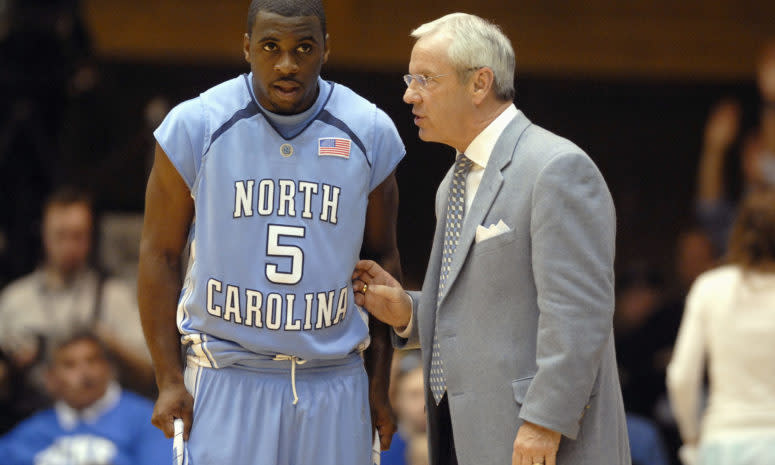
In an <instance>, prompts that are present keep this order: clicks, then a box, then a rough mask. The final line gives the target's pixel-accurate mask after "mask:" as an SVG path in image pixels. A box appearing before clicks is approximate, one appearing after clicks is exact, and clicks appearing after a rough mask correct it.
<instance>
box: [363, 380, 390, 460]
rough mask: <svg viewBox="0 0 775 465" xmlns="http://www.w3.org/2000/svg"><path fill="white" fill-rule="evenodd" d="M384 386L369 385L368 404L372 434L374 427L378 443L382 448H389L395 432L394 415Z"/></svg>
mask: <svg viewBox="0 0 775 465" xmlns="http://www.w3.org/2000/svg"><path fill="white" fill-rule="evenodd" d="M386 391H387V390H386V389H385V387H384V386H370V387H369V404H370V406H371V431H372V436H373V432H374V429H375V428H376V430H377V432H378V433H379V444H380V447H381V448H382V450H388V449H390V442H391V441H392V440H393V434H395V432H396V416H395V414H394V413H393V408H392V407H391V406H390V401H389V400H388V395H387V392H386Z"/></svg>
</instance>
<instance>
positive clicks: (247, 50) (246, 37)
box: [242, 32, 250, 63]
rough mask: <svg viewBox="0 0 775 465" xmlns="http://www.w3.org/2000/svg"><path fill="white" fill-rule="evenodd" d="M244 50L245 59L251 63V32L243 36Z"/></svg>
mask: <svg viewBox="0 0 775 465" xmlns="http://www.w3.org/2000/svg"><path fill="white" fill-rule="evenodd" d="M242 51H243V52H244V53H245V61H247V62H248V63H250V34H248V33H247V32H246V33H245V35H244V36H242Z"/></svg>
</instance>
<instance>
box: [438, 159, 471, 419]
mask: <svg viewBox="0 0 775 465" xmlns="http://www.w3.org/2000/svg"><path fill="white" fill-rule="evenodd" d="M472 163H473V162H472V161H471V160H470V159H469V158H468V157H466V156H465V155H464V154H462V153H460V154H458V156H457V159H456V160H455V171H454V173H453V174H452V184H451V185H450V186H449V196H448V200H447V219H446V224H445V225H444V250H443V252H442V255H441V274H440V275H439V293H438V295H437V296H436V302H439V301H440V300H441V296H442V295H444V288H445V287H446V285H447V277H448V276H449V268H450V265H451V264H452V257H453V256H454V254H455V249H456V248H457V244H458V242H460V231H461V229H463V215H464V213H465V200H466V174H468V170H469V169H471V165H472ZM436 311H437V316H436V328H434V331H433V352H432V355H431V375H430V385H431V393H432V394H433V399H434V400H435V401H436V404H437V405H438V403H439V402H441V398H442V397H443V396H444V391H446V390H447V382H446V379H445V376H444V363H443V361H442V360H441V349H440V347H439V338H438V336H437V333H438V331H437V330H438V327H439V323H438V321H439V319H438V307H437V310H436Z"/></svg>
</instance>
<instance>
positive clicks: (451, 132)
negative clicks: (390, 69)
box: [404, 34, 473, 152]
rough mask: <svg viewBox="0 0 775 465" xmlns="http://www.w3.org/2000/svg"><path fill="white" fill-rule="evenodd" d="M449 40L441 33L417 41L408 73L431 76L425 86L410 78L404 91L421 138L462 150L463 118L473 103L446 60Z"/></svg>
mask: <svg viewBox="0 0 775 465" xmlns="http://www.w3.org/2000/svg"><path fill="white" fill-rule="evenodd" d="M450 41H451V39H450V38H449V37H447V36H444V35H440V34H436V35H430V36H426V37H423V38H421V39H419V40H418V41H417V43H416V44H415V45H414V48H413V49H412V57H411V59H410V60H409V73H410V74H415V75H417V74H419V75H423V76H425V77H426V78H428V77H431V78H432V79H430V80H429V81H428V82H427V85H426V86H425V87H422V86H421V85H420V84H419V83H418V82H417V81H416V80H413V81H412V83H411V84H410V85H409V87H408V88H407V89H406V92H405V93H404V102H406V103H408V104H410V105H412V114H413V115H414V124H416V125H417V127H418V128H419V136H420V139H422V140H424V141H426V142H441V143H442V144H446V145H449V146H451V147H454V148H456V149H458V150H460V151H461V152H462V151H464V150H465V149H466V146H467V142H470V137H469V135H468V134H467V133H468V132H469V131H468V130H467V127H468V126H467V124H466V122H467V118H468V115H470V114H471V113H472V112H473V106H472V100H471V94H470V91H469V87H470V86H468V85H467V84H466V83H463V82H460V80H459V78H458V75H457V72H456V71H455V68H454V67H453V66H452V64H451V63H450V62H449V58H448V54H447V50H448V48H449V44H450ZM435 76H439V77H435Z"/></svg>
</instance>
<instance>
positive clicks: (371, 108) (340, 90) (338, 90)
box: [325, 82, 395, 131]
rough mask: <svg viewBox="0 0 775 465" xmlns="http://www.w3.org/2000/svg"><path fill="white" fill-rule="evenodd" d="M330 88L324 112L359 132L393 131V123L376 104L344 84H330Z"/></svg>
mask: <svg viewBox="0 0 775 465" xmlns="http://www.w3.org/2000/svg"><path fill="white" fill-rule="evenodd" d="M331 86H332V90H331V97H330V98H329V100H328V102H327V103H326V106H325V110H326V111H327V112H329V113H330V114H331V115H332V116H334V117H336V118H337V119H340V120H342V121H344V122H345V123H346V124H347V125H348V126H351V127H353V128H359V129H361V130H368V131H373V130H376V131H380V130H385V129H388V130H395V125H394V124H393V121H392V120H391V119H390V117H389V116H388V115H387V113H385V112H384V111H383V110H382V109H380V108H379V107H377V105H376V104H374V103H373V102H371V101H370V100H368V99H366V98H365V97H363V96H361V95H360V94H358V93H356V92H355V91H354V90H352V89H350V88H349V87H347V86H345V85H344V84H339V83H334V82H331Z"/></svg>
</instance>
